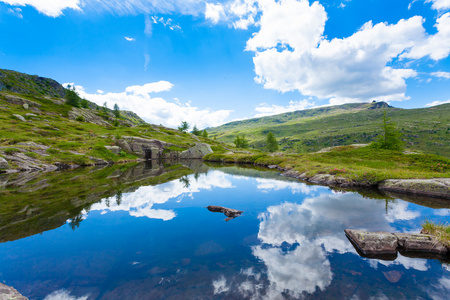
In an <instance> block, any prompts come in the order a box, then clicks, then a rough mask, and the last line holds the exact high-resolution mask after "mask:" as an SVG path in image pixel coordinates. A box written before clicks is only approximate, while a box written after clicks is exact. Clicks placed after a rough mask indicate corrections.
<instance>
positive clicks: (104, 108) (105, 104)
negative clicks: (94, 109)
mask: <svg viewBox="0 0 450 300" xmlns="http://www.w3.org/2000/svg"><path fill="white" fill-rule="evenodd" d="M102 110H103V111H104V112H108V103H106V102H105V103H103V107H102Z"/></svg>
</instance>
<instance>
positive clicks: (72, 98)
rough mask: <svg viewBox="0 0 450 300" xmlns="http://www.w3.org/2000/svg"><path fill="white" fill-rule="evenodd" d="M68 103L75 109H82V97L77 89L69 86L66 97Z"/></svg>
mask: <svg viewBox="0 0 450 300" xmlns="http://www.w3.org/2000/svg"><path fill="white" fill-rule="evenodd" d="M64 98H65V99H66V103H67V104H69V105H72V106H75V107H80V99H81V98H80V96H78V93H77V92H76V91H75V87H73V86H71V85H68V86H67V89H66V94H65V96H64Z"/></svg>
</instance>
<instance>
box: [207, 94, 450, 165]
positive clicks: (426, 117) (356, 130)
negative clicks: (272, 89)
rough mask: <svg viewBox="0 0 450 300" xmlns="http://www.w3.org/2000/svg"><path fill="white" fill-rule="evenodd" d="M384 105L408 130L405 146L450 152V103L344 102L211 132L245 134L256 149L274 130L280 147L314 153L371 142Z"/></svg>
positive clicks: (226, 136) (228, 138) (224, 137)
mask: <svg viewBox="0 0 450 300" xmlns="http://www.w3.org/2000/svg"><path fill="white" fill-rule="evenodd" d="M384 110H386V112H387V116H388V117H389V118H391V120H392V121H394V122H396V123H397V127H398V129H399V130H400V131H401V132H402V133H403V138H402V139H403V140H404V141H405V146H406V148H408V149H411V150H414V151H423V152H425V153H433V154H438V155H442V156H445V157H450V104H444V105H440V106H435V107H431V108H421V109H398V108H394V107H390V106H388V105H387V104H386V103H383V102H376V103H365V104H345V105H341V106H330V107H322V108H316V109H310V110H304V111H296V112H291V113H284V114H279V115H275V116H269V117H262V118H255V119H249V120H244V121H237V122H232V123H228V124H225V125H222V126H220V127H215V128H209V129H208V133H209V136H210V137H216V138H217V139H218V140H220V141H223V142H226V143H232V142H233V141H234V139H235V137H236V136H237V135H242V134H243V135H245V137H246V138H247V139H248V140H249V142H250V147H251V148H256V149H263V148H264V146H265V138H266V135H267V133H268V132H269V131H272V132H273V133H274V134H275V136H276V137H277V140H278V142H279V144H280V150H281V151H286V152H292V153H307V152H315V151H318V150H320V149H322V148H326V147H332V146H339V145H350V144H355V143H370V142H372V141H373V140H374V139H375V138H376V137H377V135H378V134H380V133H381V127H380V124H381V122H382V115H383V111H384Z"/></svg>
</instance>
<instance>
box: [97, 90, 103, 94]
mask: <svg viewBox="0 0 450 300" xmlns="http://www.w3.org/2000/svg"><path fill="white" fill-rule="evenodd" d="M97 93H98V94H104V93H105V92H104V91H102V90H97Z"/></svg>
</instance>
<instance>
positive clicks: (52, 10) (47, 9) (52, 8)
mask: <svg viewBox="0 0 450 300" xmlns="http://www.w3.org/2000/svg"><path fill="white" fill-rule="evenodd" d="M0 2H4V3H6V4H9V5H13V6H26V5H30V6H33V7H34V8H35V9H36V10H37V11H39V12H40V13H42V14H44V15H47V16H49V17H58V16H60V15H62V14H63V10H65V9H74V10H79V11H81V3H80V0H52V1H49V0H0Z"/></svg>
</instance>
